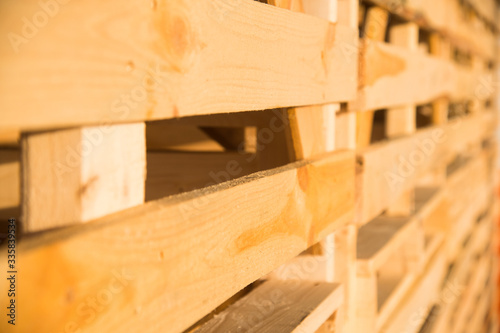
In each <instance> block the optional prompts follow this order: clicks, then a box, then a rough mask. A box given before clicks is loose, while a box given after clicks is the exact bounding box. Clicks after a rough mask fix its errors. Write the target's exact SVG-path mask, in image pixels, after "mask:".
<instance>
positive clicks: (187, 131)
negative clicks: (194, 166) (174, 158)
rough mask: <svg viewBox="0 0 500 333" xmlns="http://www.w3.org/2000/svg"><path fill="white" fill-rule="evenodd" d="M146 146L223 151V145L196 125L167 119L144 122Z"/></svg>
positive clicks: (152, 147) (152, 148)
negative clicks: (177, 122) (176, 122)
mask: <svg viewBox="0 0 500 333" xmlns="http://www.w3.org/2000/svg"><path fill="white" fill-rule="evenodd" d="M146 147H147V149H148V150H181V151H198V152H201V151H211V152H216V151H218V152H223V151H224V147H222V146H221V145H220V144H219V143H217V142H215V141H214V140H212V139H211V138H210V137H209V136H208V134H206V133H204V132H203V131H202V130H201V129H199V128H198V127H197V126H193V125H182V124H173V123H172V122H168V121H152V122H148V123H146Z"/></svg>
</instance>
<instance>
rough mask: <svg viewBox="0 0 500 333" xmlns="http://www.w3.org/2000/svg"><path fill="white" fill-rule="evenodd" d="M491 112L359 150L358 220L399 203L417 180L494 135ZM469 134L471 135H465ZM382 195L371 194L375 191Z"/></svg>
mask: <svg viewBox="0 0 500 333" xmlns="http://www.w3.org/2000/svg"><path fill="white" fill-rule="evenodd" d="M491 116H492V114H491V113H484V114H480V115H477V116H468V117H463V118H459V119H457V120H455V121H452V122H450V123H448V124H445V125H442V126H436V127H431V128H427V129H424V130H420V131H417V133H416V134H415V135H413V136H411V137H403V138H399V139H394V140H390V141H387V142H381V143H378V144H375V145H372V146H370V147H367V148H365V149H360V150H358V151H357V155H358V157H357V159H358V164H359V169H360V172H359V174H358V177H359V186H361V190H359V191H358V194H357V196H358V198H357V201H358V204H359V205H360V208H359V210H358V215H357V217H356V221H357V223H359V224H364V223H366V222H368V221H370V220H371V219H373V218H374V217H375V216H377V215H379V214H380V213H381V212H382V211H383V210H385V209H387V208H388V207H389V206H390V205H391V204H392V203H394V202H396V200H398V199H399V197H400V196H401V195H402V193H404V192H405V191H407V190H409V189H410V188H411V187H412V186H413V185H414V183H415V180H416V179H417V178H418V177H419V176H421V175H423V174H425V173H426V172H429V171H431V170H433V168H435V166H436V165H440V164H442V163H444V162H446V161H450V160H451V159H452V158H453V157H454V156H456V154H457V153H458V152H460V151H462V150H463V149H465V148H466V147H469V146H471V145H474V144H475V145H477V144H479V142H481V140H482V138H487V137H490V136H491V132H490V129H488V127H492V126H494V125H492V124H491ZM463 133H469V135H463ZM374 191H375V192H376V193H378V194H379V195H376V196H374V195H372V193H374Z"/></svg>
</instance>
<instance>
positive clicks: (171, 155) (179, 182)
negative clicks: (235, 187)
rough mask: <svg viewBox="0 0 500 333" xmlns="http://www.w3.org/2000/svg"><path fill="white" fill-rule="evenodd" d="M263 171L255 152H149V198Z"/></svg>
mask: <svg viewBox="0 0 500 333" xmlns="http://www.w3.org/2000/svg"><path fill="white" fill-rule="evenodd" d="M257 171H259V169H258V159H257V156H256V155H255V154H251V153H238V152H223V153H217V152H211V153H192V152H148V154H147V178H146V201H150V200H156V199H160V198H163V197H166V196H169V195H173V194H178V193H182V192H187V191H192V190H195V189H199V188H203V187H208V186H212V185H215V184H220V183H222V182H226V181H230V180H232V179H235V178H238V177H242V176H246V175H248V174H251V173H254V172H257Z"/></svg>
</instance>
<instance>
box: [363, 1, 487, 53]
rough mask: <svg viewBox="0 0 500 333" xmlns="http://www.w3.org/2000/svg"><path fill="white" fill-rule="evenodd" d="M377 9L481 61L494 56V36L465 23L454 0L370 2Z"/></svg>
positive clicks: (475, 25) (463, 16)
mask: <svg viewBox="0 0 500 333" xmlns="http://www.w3.org/2000/svg"><path fill="white" fill-rule="evenodd" d="M372 2H373V3H375V4H376V5H377V6H380V7H382V8H385V9H386V10H389V11H391V13H394V14H397V15H398V16H401V17H403V18H404V19H405V20H407V21H414V22H416V23H418V24H419V26H420V27H423V28H425V29H426V30H431V31H432V30H435V31H438V32H440V33H441V34H442V35H444V36H446V37H447V38H449V39H450V40H451V41H452V42H453V44H455V45H458V46H460V48H462V49H464V50H467V51H469V52H473V53H475V54H477V55H479V56H481V57H483V58H487V59H493V58H494V56H495V47H494V45H495V42H494V39H495V37H494V33H492V32H491V31H490V30H488V29H487V28H486V27H485V26H484V25H482V24H477V23H472V22H469V21H467V19H466V15H464V14H463V11H462V8H460V3H459V2H458V1H455V0H443V1H439V2H435V1H432V0H408V1H394V0H372Z"/></svg>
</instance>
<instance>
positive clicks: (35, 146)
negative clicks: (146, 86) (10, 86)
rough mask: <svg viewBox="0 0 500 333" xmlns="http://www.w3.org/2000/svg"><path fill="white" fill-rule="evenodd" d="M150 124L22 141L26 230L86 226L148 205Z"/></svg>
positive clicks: (58, 133)
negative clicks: (124, 210) (147, 155)
mask: <svg viewBox="0 0 500 333" xmlns="http://www.w3.org/2000/svg"><path fill="white" fill-rule="evenodd" d="M144 130H145V126H144V123H137V124H124V125H115V126H109V127H84V128H77V129H68V130H60V131H53V132H42V133H33V134H27V135H25V136H23V138H22V148H21V149H22V163H21V168H22V169H21V173H22V191H23V192H22V197H23V200H22V210H23V217H22V218H23V223H24V224H23V227H24V230H25V231H28V232H32V231H40V230H43V229H49V228H54V227H60V226H64V225H70V224H75V223H81V222H86V221H89V220H92V219H95V218H98V217H101V216H104V215H107V214H111V213H114V212H117V211H120V210H123V209H126V208H129V207H133V206H137V205H140V204H142V203H144V181H145V176H146V175H145V173H146V144H145V133H144Z"/></svg>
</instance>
